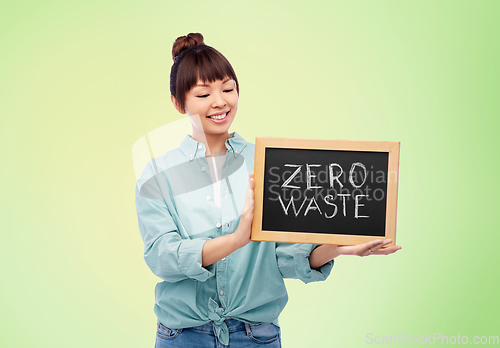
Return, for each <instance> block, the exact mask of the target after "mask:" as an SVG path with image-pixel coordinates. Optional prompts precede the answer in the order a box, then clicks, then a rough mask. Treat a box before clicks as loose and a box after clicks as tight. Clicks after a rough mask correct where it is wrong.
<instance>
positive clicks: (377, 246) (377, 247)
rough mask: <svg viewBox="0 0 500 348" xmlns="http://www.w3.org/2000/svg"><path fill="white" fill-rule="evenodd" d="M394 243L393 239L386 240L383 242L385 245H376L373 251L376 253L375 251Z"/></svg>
mask: <svg viewBox="0 0 500 348" xmlns="http://www.w3.org/2000/svg"><path fill="white" fill-rule="evenodd" d="M391 243H392V239H385V240H384V241H383V243H381V244H379V245H376V246H375V247H373V248H371V249H372V252H373V253H375V251H377V250H379V249H381V248H383V247H385V246H386V245H387V244H391Z"/></svg>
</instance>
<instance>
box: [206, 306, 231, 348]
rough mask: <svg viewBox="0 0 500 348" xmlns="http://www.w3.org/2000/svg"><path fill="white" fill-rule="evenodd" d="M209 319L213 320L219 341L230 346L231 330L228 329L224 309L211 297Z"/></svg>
mask: <svg viewBox="0 0 500 348" xmlns="http://www.w3.org/2000/svg"><path fill="white" fill-rule="evenodd" d="M208 319H210V320H212V321H213V323H214V326H215V333H216V334H217V338H218V339H219V341H220V342H221V343H222V344H224V345H226V346H227V345H228V344H229V330H228V329H227V325H226V323H224V320H225V319H226V318H225V316H224V308H220V307H219V305H218V304H217V302H215V301H214V300H213V299H212V298H211V297H210V298H209V299H208Z"/></svg>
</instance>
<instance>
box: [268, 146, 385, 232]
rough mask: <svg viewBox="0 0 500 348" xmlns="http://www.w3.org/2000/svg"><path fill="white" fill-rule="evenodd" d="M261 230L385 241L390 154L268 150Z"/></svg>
mask: <svg viewBox="0 0 500 348" xmlns="http://www.w3.org/2000/svg"><path fill="white" fill-rule="evenodd" d="M265 158H266V161H265V175H264V200H263V216H262V229H263V230H271V231H288V232H307V233H330V234H348V235H365V236H380V237H383V236H385V213H386V204H387V175H388V160H389V153H388V152H367V151H356V152H352V151H338V150H312V149H286V148H285V149H283V148H267V149H266V150H265Z"/></svg>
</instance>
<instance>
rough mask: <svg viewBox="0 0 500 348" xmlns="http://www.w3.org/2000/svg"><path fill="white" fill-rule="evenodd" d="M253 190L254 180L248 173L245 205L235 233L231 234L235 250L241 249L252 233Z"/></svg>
mask: <svg viewBox="0 0 500 348" xmlns="http://www.w3.org/2000/svg"><path fill="white" fill-rule="evenodd" d="M254 188H255V180H254V177H253V173H250V174H249V178H248V187H247V192H246V196H245V204H244V205H243V211H242V213H241V217H240V222H239V224H238V228H237V229H236V231H234V232H233V237H234V242H235V244H236V247H237V248H241V247H243V246H245V245H247V244H248V243H249V242H250V233H251V232H252V221H253V212H254V207H255V199H254Z"/></svg>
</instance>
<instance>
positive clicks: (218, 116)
mask: <svg viewBox="0 0 500 348" xmlns="http://www.w3.org/2000/svg"><path fill="white" fill-rule="evenodd" d="M237 109H238V92H237V91H236V82H235V81H234V80H233V79H232V78H225V79H224V80H217V81H214V82H212V83H210V82H203V81H201V80H198V82H197V85H195V86H194V87H192V88H191V90H189V92H188V93H187V94H186V103H185V110H184V111H185V113H186V114H187V115H188V116H189V118H190V120H191V123H192V125H193V137H195V136H196V135H202V133H200V132H203V133H205V134H207V135H208V134H210V135H222V134H228V131H229V126H231V123H232V122H233V120H234V116H235V115H236V110H237ZM196 133H197V134H196Z"/></svg>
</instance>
